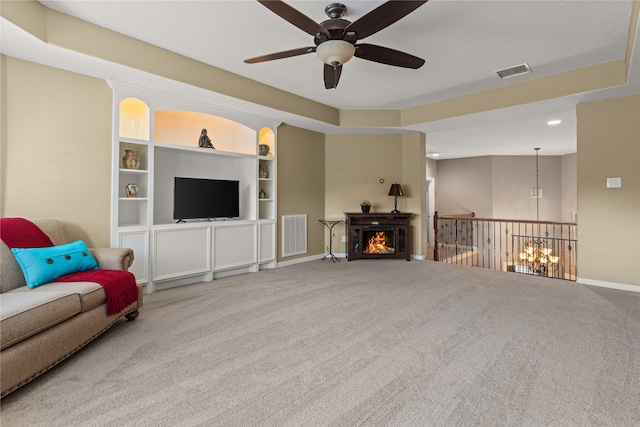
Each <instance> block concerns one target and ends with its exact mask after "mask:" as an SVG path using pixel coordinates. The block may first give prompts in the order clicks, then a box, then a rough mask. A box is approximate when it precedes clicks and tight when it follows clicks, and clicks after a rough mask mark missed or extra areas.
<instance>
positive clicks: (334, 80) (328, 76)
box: [324, 64, 342, 89]
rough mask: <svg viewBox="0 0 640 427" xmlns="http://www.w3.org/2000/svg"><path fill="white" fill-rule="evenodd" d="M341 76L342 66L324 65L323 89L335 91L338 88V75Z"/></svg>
mask: <svg viewBox="0 0 640 427" xmlns="http://www.w3.org/2000/svg"><path fill="white" fill-rule="evenodd" d="M341 74H342V65H338V66H336V67H334V66H333V65H329V64H324V87H325V89H335V88H337V87H338V81H340V75H341Z"/></svg>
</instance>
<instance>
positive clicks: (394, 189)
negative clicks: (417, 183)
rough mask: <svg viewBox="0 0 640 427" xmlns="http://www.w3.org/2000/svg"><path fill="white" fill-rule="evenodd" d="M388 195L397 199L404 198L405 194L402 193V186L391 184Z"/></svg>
mask: <svg viewBox="0 0 640 427" xmlns="http://www.w3.org/2000/svg"><path fill="white" fill-rule="evenodd" d="M388 195H389V196H396V197H400V196H404V193H403V192H402V187H401V186H400V184H391V188H390V189H389V194H388Z"/></svg>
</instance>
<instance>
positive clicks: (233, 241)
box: [213, 223, 258, 271]
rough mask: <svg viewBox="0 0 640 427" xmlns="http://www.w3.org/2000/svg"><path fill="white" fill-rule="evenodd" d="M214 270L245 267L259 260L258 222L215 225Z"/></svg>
mask: <svg viewBox="0 0 640 427" xmlns="http://www.w3.org/2000/svg"><path fill="white" fill-rule="evenodd" d="M213 233H214V236H213V253H214V265H213V269H214V271H220V270H226V269H230V268H236V267H245V266H249V265H252V264H255V263H256V262H257V248H258V239H257V224H256V223H252V224H241V225H233V226H224V227H215V228H214V230H213Z"/></svg>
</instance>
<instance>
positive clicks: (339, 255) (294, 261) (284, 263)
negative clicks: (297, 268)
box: [277, 253, 426, 267]
mask: <svg viewBox="0 0 640 427" xmlns="http://www.w3.org/2000/svg"><path fill="white" fill-rule="evenodd" d="M326 255H327V254H318V255H310V256H306V257H304V258H296V259H292V260H289V261H279V262H278V265H277V266H278V267H286V266H287V265H294V264H300V263H303V262H308V261H318V260H321V259H322V257H323V256H326ZM334 255H335V256H336V258H338V259H344V260H346V259H347V254H345V253H334ZM411 259H414V260H417V261H424V260H425V259H426V257H425V256H424V255H411Z"/></svg>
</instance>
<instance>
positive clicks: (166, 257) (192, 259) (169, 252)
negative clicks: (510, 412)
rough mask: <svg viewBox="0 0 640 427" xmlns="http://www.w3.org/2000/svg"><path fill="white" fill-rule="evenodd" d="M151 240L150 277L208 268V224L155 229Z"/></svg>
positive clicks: (209, 263)
mask: <svg viewBox="0 0 640 427" xmlns="http://www.w3.org/2000/svg"><path fill="white" fill-rule="evenodd" d="M153 242H154V244H153V280H165V279H172V278H176V277H184V276H191V275H196V274H203V273H208V272H209V271H211V227H209V226H206V227H194V228H185V227H180V228H172V229H156V230H154V236H153Z"/></svg>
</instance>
